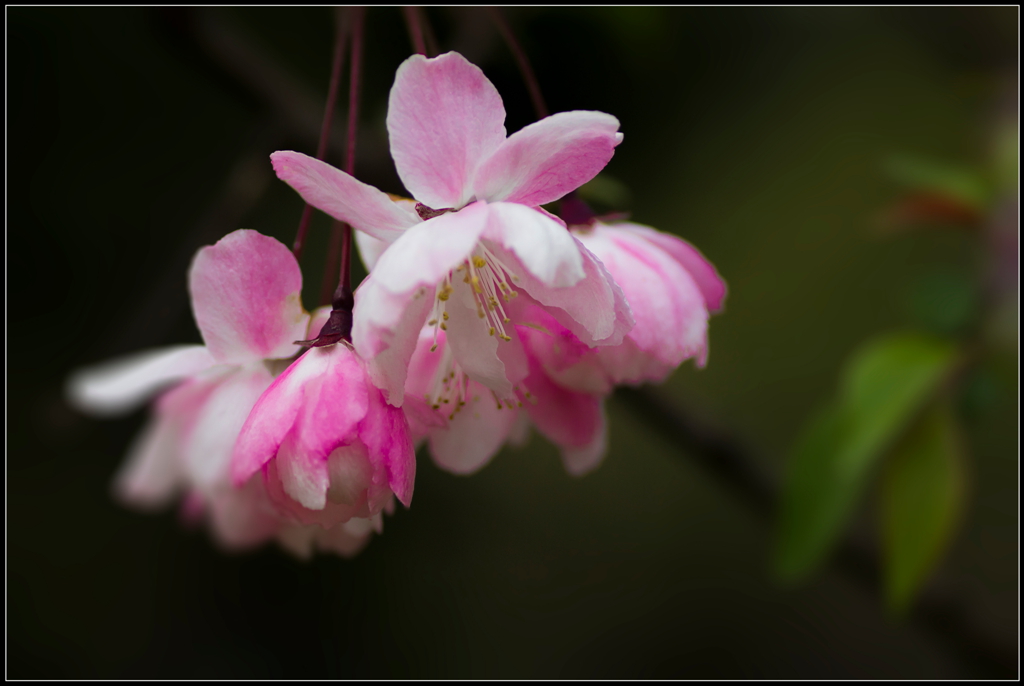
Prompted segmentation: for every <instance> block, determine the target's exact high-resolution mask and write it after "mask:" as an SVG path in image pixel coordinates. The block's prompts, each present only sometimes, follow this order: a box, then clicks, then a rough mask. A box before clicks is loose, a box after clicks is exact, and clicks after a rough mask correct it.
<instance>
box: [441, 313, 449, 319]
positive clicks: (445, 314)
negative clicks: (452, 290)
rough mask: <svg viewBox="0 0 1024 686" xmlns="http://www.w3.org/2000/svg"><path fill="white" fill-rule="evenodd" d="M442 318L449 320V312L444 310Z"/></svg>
mask: <svg viewBox="0 0 1024 686" xmlns="http://www.w3.org/2000/svg"><path fill="white" fill-rule="evenodd" d="M441 319H443V320H445V321H448V313H447V312H442V313H441Z"/></svg>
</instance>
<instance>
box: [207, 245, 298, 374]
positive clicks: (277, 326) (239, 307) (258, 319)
mask: <svg viewBox="0 0 1024 686" xmlns="http://www.w3.org/2000/svg"><path fill="white" fill-rule="evenodd" d="M189 292H190V293H191V294H192V312H193V313H194V314H195V318H196V324H197V325H198V326H199V331H200V333H202V335H203V340H204V341H206V345H207V347H208V348H209V350H210V354H211V355H213V357H214V359H216V360H217V361H218V362H224V363H233V364H246V363H249V362H255V361H257V360H262V359H265V358H284V357H290V356H292V355H294V354H295V353H296V352H298V347H297V346H296V345H295V344H294V343H293V342H294V341H297V340H302V336H304V335H305V334H306V325H307V323H308V322H309V315H307V314H306V312H305V311H304V310H303V309H302V302H301V300H300V296H301V292H302V272H301V271H300V270H299V264H298V262H296V261H295V257H294V256H292V253H291V251H290V250H288V248H286V247H284V245H282V244H281V242H280V241H278V240H277V239H275V238H271V237H269V236H264V235H262V234H260V233H258V232H256V231H250V230H247V229H242V230H239V231H234V232H232V233H229V234H228V235H227V236H225V237H224V238H222V239H220V241H218V242H217V244H216V245H213V246H207V247H205V248H201V249H200V250H199V251H198V252H197V253H196V256H195V258H194V259H193V260H192V267H191V269H190V270H189Z"/></svg>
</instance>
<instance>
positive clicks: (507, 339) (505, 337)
mask: <svg viewBox="0 0 1024 686" xmlns="http://www.w3.org/2000/svg"><path fill="white" fill-rule="evenodd" d="M501 340H503V341H506V342H508V341H511V340H512V337H511V336H509V335H508V334H502V335H501Z"/></svg>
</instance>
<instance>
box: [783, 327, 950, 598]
mask: <svg viewBox="0 0 1024 686" xmlns="http://www.w3.org/2000/svg"><path fill="white" fill-rule="evenodd" d="M955 360H956V350H955V347H954V346H953V345H952V344H951V343H948V342H946V341H943V340H940V339H936V338H933V337H931V336H926V335H923V334H919V333H913V332H908V333H898V334H893V335H889V336H885V337H883V338H880V339H877V340H875V341H872V342H870V343H868V344H867V345H865V346H864V347H862V348H861V349H860V350H859V351H857V352H856V353H855V354H854V355H853V357H852V358H851V359H850V361H849V362H848V364H847V367H846V370H845V373H844V375H843V380H842V383H841V385H840V392H839V397H838V399H837V401H836V402H835V403H834V404H832V405H830V406H829V407H827V408H826V409H825V410H823V411H822V412H821V413H819V414H818V415H817V416H816V417H815V419H814V420H813V421H811V422H810V423H809V424H808V425H807V427H806V428H805V429H804V432H803V434H802V435H801V437H800V439H799V440H798V442H797V444H796V447H795V449H794V451H793V454H792V457H791V460H790V464H789V470H788V474H787V480H786V483H785V486H784V490H783V495H782V503H781V511H780V515H779V534H778V541H777V549H776V558H775V566H776V572H777V573H778V575H779V576H780V577H782V578H783V579H787V580H797V579H800V578H802V577H805V576H806V575H807V574H809V573H810V572H812V571H813V570H814V569H815V568H816V567H817V566H818V564H819V563H820V562H821V561H822V559H823V558H824V557H825V555H826V554H827V553H828V552H829V550H830V549H831V548H832V546H833V545H834V543H835V541H836V540H837V538H838V537H839V534H840V533H841V532H842V530H843V527H844V525H845V524H846V521H847V520H848V519H849V516H850V514H851V512H852V510H853V507H854V505H855V504H856V502H857V500H858V497H859V496H860V494H861V492H862V491H863V489H864V485H865V482H866V480H867V476H868V474H869V473H870V470H871V467H872V466H874V464H875V463H876V462H877V461H878V459H879V458H880V457H881V456H882V455H883V454H884V451H885V450H886V449H887V448H888V447H889V446H890V445H891V444H892V442H893V441H894V440H895V439H896V438H897V437H898V436H899V435H900V434H901V433H902V432H903V430H904V429H905V428H906V426H907V424H908V423H909V422H910V421H911V420H912V419H913V418H914V416H915V414H916V413H917V411H918V410H919V409H920V407H921V406H922V405H924V404H925V403H926V402H927V400H928V398H929V397H930V396H931V395H932V394H933V392H934V391H935V389H936V387H937V386H938V385H939V383H940V382H941V380H942V379H943V377H944V376H945V375H946V374H947V373H948V372H949V371H950V369H951V368H952V366H953V364H954V363H955Z"/></svg>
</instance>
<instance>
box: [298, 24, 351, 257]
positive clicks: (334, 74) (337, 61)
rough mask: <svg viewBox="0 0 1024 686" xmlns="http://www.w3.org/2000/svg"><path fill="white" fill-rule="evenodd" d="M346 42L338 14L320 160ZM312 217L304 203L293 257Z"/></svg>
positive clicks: (328, 135) (318, 153) (345, 27)
mask: <svg viewBox="0 0 1024 686" xmlns="http://www.w3.org/2000/svg"><path fill="white" fill-rule="evenodd" d="M347 42H348V24H347V22H345V21H344V19H343V18H342V17H341V16H340V14H339V15H338V17H337V18H336V21H335V38H334V57H333V59H332V60H331V79H330V81H329V82H328V85H327V105H326V106H325V107H324V120H323V123H322V124H321V125H320V140H319V142H318V143H317V146H316V158H317V159H318V160H322V159H323V158H324V155H326V154H327V144H328V142H329V141H330V139H331V122H332V121H333V120H334V104H335V102H336V101H337V99H338V84H339V82H340V81H341V67H342V65H343V64H344V62H345V47H346V43H347ZM312 217H313V208H312V207H311V206H310V205H309V203H306V205H305V207H303V208H302V217H301V218H300V219H299V229H298V231H296V233H295V243H294V244H293V245H292V254H294V255H295V259H296V260H299V259H300V258H301V257H302V249H303V248H304V247H305V244H306V233H307V232H308V231H309V222H310V220H311V219H312Z"/></svg>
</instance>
